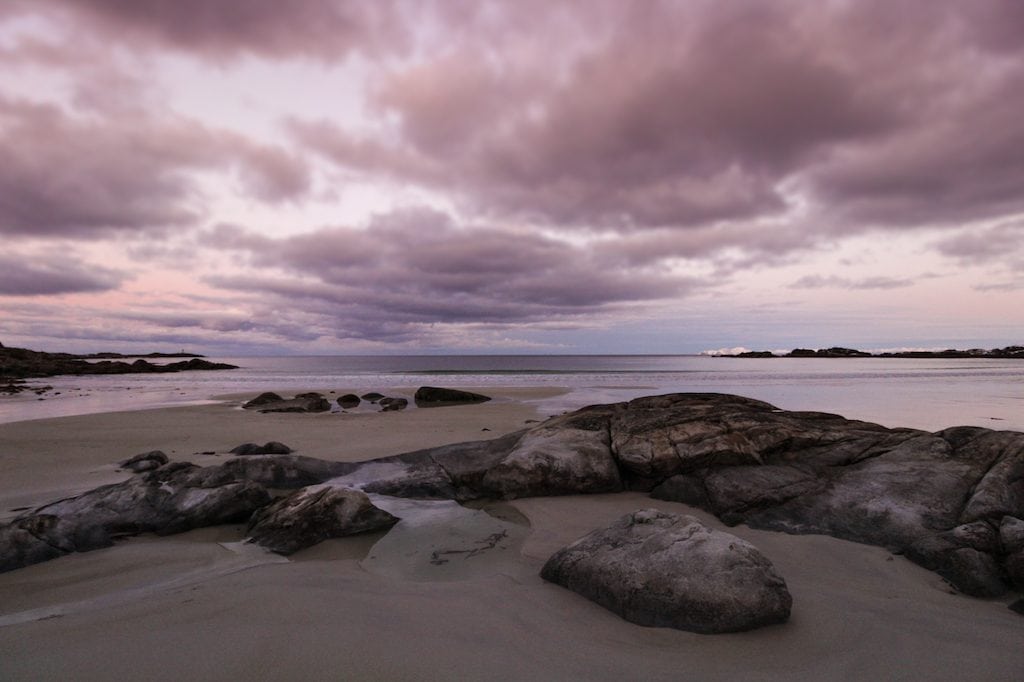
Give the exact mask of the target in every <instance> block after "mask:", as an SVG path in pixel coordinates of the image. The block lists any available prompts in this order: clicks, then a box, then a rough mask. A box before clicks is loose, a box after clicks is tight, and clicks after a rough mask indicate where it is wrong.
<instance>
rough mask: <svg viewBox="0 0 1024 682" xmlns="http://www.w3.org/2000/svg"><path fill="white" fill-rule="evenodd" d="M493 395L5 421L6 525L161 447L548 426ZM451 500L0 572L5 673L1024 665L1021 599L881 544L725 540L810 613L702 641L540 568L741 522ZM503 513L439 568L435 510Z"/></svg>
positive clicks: (359, 452) (537, 502)
mask: <svg viewBox="0 0 1024 682" xmlns="http://www.w3.org/2000/svg"><path fill="white" fill-rule="evenodd" d="M552 390H553V389H543V391H549V392H550V391H552ZM340 392H341V391H339V393H340ZM492 394H493V395H495V397H496V398H497V399H496V400H494V401H493V402H491V403H486V404H482V405H473V406H460V407H446V408H435V409H410V410H406V411H401V412H390V413H376V412H368V411H367V412H361V413H354V414H309V415H306V414H254V413H251V412H245V411H242V410H241V409H239V408H238V404H239V402H240V399H241V396H235V397H231V398H228V399H225V400H223V401H222V402H221V403H218V404H215V405H201V406H189V407H176V408H166V409H157V410H145V411H138V412H122V413H106V414H98V415H87V416H81V417H66V418H58V419H46V420H36V421H27V422H16V423H11V424H3V425H0V514H2V516H0V518H2V519H3V520H6V519H9V518H11V517H13V516H15V515H16V514H17V513H18V512H17V511H15V510H17V509H19V508H22V507H33V506H36V505H39V504H42V503H45V502H48V501H52V500H54V499H57V498H60V497H63V496H67V495H71V494H75V493H77V492H81V491H84V490H87V489H90V488H93V487H96V486H98V485H102V484H105V483H111V482H116V481H119V480H123V479H124V478H126V477H127V474H125V473H124V472H120V471H118V470H117V468H116V463H117V462H118V461H119V460H122V459H125V458H127V457H129V456H131V455H133V454H136V453H139V452H143V451H147V450H153V449H160V450H163V451H164V452H166V453H167V454H168V455H169V456H170V457H171V458H172V459H174V460H187V461H191V462H194V463H196V464H200V465H202V464H213V463H219V462H223V461H224V460H225V458H227V457H230V455H228V454H226V453H227V451H228V450H230V449H231V448H232V447H234V446H236V445H238V444H240V443H243V442H258V443H261V442H264V441H268V440H278V441H282V442H284V443H287V444H288V445H290V446H291V447H292V448H294V449H295V450H296V451H297V453H298V454H302V455H308V456H312V457H318V458H323V459H332V460H347V461H356V460H363V459H369V458H373V457H378V456H383V455H390V454H395V453H399V452H403V451H408V450H414V449H419V448H423V447H430V446H435V445H442V444H445V443H452V442H459V441H467V440H480V439H485V438H491V437H495V436H498V435H501V434H504V433H507V432H510V431H513V430H517V429H519V428H522V427H524V426H525V425H526V423H527V421H528V420H532V419H536V418H537V415H536V414H535V410H534V407H533V406H531V405H530V404H528V403H526V402H524V401H525V400H528V399H530V398H535V397H541V396H543V395H544V393H538V391H537V390H532V389H514V390H512V389H510V390H501V391H494V392H492ZM244 397H251V396H244ZM209 452H213V453H215V454H212V455H210V454H200V453H209ZM441 504H442V503H438V506H436V508H435V507H431V508H430V509H431V514H434V516H430V514H425V515H424V516H423V518H428V517H429V518H428V521H425V522H424V523H422V524H420V525H418V526H417V525H416V524H413V523H410V524H407V525H406V526H404V527H403V525H402V524H399V525H398V526H396V527H395V528H394V529H393V530H392V531H389V532H388V533H376V534H370V535H365V536H357V537H351V538H346V539H340V540H329V541H326V542H324V543H321V544H320V545H318V546H315V547H313V548H310V549H307V550H304V551H301V552H299V553H297V554H295V555H293V556H292V557H290V558H288V559H285V558H283V557H280V556H277V555H274V554H270V553H267V552H264V551H263V550H260V549H259V548H257V547H255V546H254V545H245V544H242V543H241V542H240V541H241V540H242V539H243V538H244V527H242V526H220V527H214V528H206V529H201V530H196V531H192V532H189V533H184V534H181V535H176V536H169V537H162V538H158V537H154V536H140V537H136V538H130V539H126V540H124V541H122V542H120V543H118V544H117V545H116V546H114V547H111V548H108V549H103V550H98V551H95V552H89V553H84V554H75V555H69V556H66V557H63V558H60V559H56V560H53V561H49V562H46V563H43V564H38V565H35V566H30V567H28V568H24V569H19V570H16V571H11V572H8V573H4V574H0V679H4V680H50V679H76V680H110V679H129V678H130V679H148V680H161V679H168V680H171V679H176V680H177V679H183V678H185V679H203V680H220V679H224V680H228V679H354V680H364V679H369V680H377V679H380V680H435V679H436V680H442V679H489V680H527V679H529V680H546V679H597V680H600V679H608V680H613V679H614V680H622V679H649V680H653V679H665V680H669V679H673V680H674V679H699V680H707V679H826V680H845V679H928V680H1013V679H1019V678H1020V673H1021V671H1022V670H1024V648H1022V647H1021V646H1020V643H1021V641H1022V635H1024V619H1022V618H1021V616H1019V615H1017V614H1015V613H1013V612H1011V611H1010V610H1008V609H1007V608H1006V603H1007V601H1008V600H1007V599H998V600H981V599H974V598H970V597H965V596H962V595H958V594H953V593H951V592H950V590H949V587H948V586H947V585H946V584H945V583H944V582H943V581H942V580H941V579H940V578H939V577H938V576H936V575H935V574H934V573H931V572H929V571H926V570H924V569H922V568H920V567H918V566H915V565H913V564H911V563H910V562H909V561H907V560H905V559H903V558H902V557H893V556H892V555H890V554H889V553H888V552H887V551H885V550H883V549H880V548H877V547H870V546H865V545H858V544H855V543H850V542H844V541H840V540H836V539H833V538H829V537H824V536H788V535H783V534H778V533H771V532H765V531H755V530H751V529H748V528H746V527H744V526H738V527H734V528H731V529H728V531H729V532H731V533H733V534H735V535H737V536H739V537H741V538H743V539H745V540H748V541H750V542H752V543H753V544H754V545H755V546H757V547H758V548H759V549H760V550H761V551H762V552H763V553H764V554H765V555H766V556H767V557H768V558H769V559H770V560H771V561H772V562H773V563H774V564H775V566H776V568H777V569H778V571H779V573H780V574H781V575H782V576H783V577H784V578H785V580H786V581H787V584H788V587H789V590H790V592H791V593H792V595H793V600H794V604H793V611H792V616H791V619H790V621H789V622H788V623H786V624H784V625H781V626H771V627H767V628H762V629H760V630H756V631H753V632H747V633H741V634H731V635H713V636H708V635H696V634H691V633H686V632H680V631H675V630H670V629H663V628H645V627H640V626H637V625H633V624H630V623H628V622H626V621H624V620H622V619H620V618H619V617H617V616H615V615H614V614H612V613H610V612H608V611H606V610H604V609H603V608H601V607H599V606H597V605H595V604H593V603H591V602H589V601H587V600H586V599H584V598H582V597H580V596H578V595H576V594H574V593H572V592H569V591H568V590H565V589H563V588H561V587H558V586H555V585H552V584H549V583H545V582H544V581H542V580H541V578H540V577H539V575H538V573H539V571H540V568H541V566H542V564H543V563H544V561H545V560H546V559H547V558H548V557H549V556H550V555H551V554H552V553H553V552H554V551H556V550H557V549H559V548H561V547H563V546H564V545H566V544H568V543H570V542H572V541H573V540H575V539H577V538H578V537H580V536H582V535H584V534H586V533H587V532H589V531H590V530H592V529H594V528H597V527H599V526H602V525H605V524H607V523H609V522H611V521H612V520H614V519H615V518H617V517H619V516H621V515H622V514H625V513H628V512H632V511H635V510H637V509H640V508H644V507H655V508H659V509H663V510H665V511H672V512H681V513H688V514H692V515H694V516H697V517H698V518H700V519H701V520H702V521H704V522H705V523H706V524H708V525H710V526H712V527H714V528H719V529H722V528H725V527H724V525H723V524H721V523H720V522H718V521H717V520H716V519H714V517H712V516H710V515H709V514H706V513H704V512H702V511H699V510H696V509H693V508H690V507H686V506H684V505H681V504H676V503H671V502H661V501H657V500H653V499H650V498H649V497H648V496H646V495H644V494H641V493H619V494H607V495H591V496H569V497H558V498H550V497H549V498H532V499H522V500H514V501H512V502H502V503H493V504H489V505H476V506H478V507H483V511H472V510H469V511H467V510H463V509H461V508H459V509H452V508H450V507H442V506H440V505H441ZM443 504H449V505H454V503H443ZM446 515H448V516H446ZM484 516H486V518H487V519H490V520H491V521H490V522H493V523H500V524H503V527H506V528H510V529H512V532H510V533H509V536H508V537H509V538H510V539H509V542H507V543H506V544H505V545H504V546H501V547H498V548H497V549H495V551H493V552H490V553H488V554H485V555H483V556H480V557H471V558H461V557H460V558H454V559H452V560H451V561H447V562H444V563H433V562H431V561H429V555H430V552H429V549H430V547H431V546H433V545H432V542H433V541H434V539H436V535H437V534H438V533H439V532H442V531H443V530H444V527H443V526H442V525H439V524H438V523H436V522H430V521H429V519H434V520H435V521H436V519H452V521H451V522H450V525H449V530H450V531H451V532H458V528H459V527H460V526H459V525H458V524H459V523H462V522H464V521H465V522H466V523H478V522H480V519H481V518H484ZM446 523H448V522H446ZM477 559H479V561H478V560H477Z"/></svg>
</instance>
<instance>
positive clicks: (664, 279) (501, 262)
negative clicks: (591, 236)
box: [204, 209, 696, 340]
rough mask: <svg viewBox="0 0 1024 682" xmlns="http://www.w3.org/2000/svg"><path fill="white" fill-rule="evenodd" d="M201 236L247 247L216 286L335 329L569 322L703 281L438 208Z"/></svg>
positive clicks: (362, 331) (367, 331)
mask: <svg viewBox="0 0 1024 682" xmlns="http://www.w3.org/2000/svg"><path fill="white" fill-rule="evenodd" d="M204 241H205V243H207V244H208V245H210V246H214V247H216V248H220V249H225V250H234V251H238V252H241V253H242V254H244V256H245V257H246V258H247V259H248V261H249V262H248V264H247V269H248V270H250V272H252V273H257V274H250V275H246V276H218V277H211V278H209V279H208V282H209V283H211V284H213V285H215V286H218V287H221V288H225V289H229V290H232V291H235V292H245V293H248V294H252V295H255V296H258V297H260V298H261V299H267V300H272V301H275V302H277V305H278V307H281V308H283V307H291V308H301V309H302V310H304V311H307V312H310V313H314V314H316V315H318V316H320V317H321V319H320V321H319V322H318V325H321V326H323V327H324V328H325V329H326V330H328V332H329V333H330V334H332V335H336V336H339V337H347V338H361V339H375V340H381V339H392V340H408V339H411V338H414V337H416V336H417V335H419V334H421V333H423V328H424V327H425V326H430V325H466V324H494V325H499V326H505V327H508V326H513V325H518V324H531V323H544V322H549V321H554V320H568V321H571V320H572V319H573V318H575V317H579V316H583V315H587V314H594V313H598V314H599V313H601V312H603V311H608V310H612V309H615V308H616V307H620V306H623V305H627V304H640V305H643V304H645V303H648V302H652V301H656V300H659V299H665V298H671V297H677V296H680V295H684V294H685V293H686V292H687V291H688V290H690V289H691V288H692V287H694V286H696V282H695V281H694V280H692V279H688V278H686V277H681V276H678V275H673V274H670V273H668V272H664V271H660V270H658V269H656V268H638V267H637V268H631V267H624V266H622V265H620V264H616V263H614V262H612V261H609V260H606V259H605V258H603V256H602V255H601V254H599V253H598V252H596V251H594V250H592V249H589V248H587V247H585V246H573V245H571V244H569V243H567V242H563V241H559V240H555V239H552V238H549V237H544V236H541V235H538V234H535V233H532V232H527V231H521V230H513V229H503V228H498V227H492V226H488V225H473V226H465V225H460V224H457V223H456V222H455V221H453V220H452V218H451V217H450V216H448V215H447V214H444V213H440V212H437V211H434V210H430V209H410V210H406V211H399V212H393V213H390V214H384V215H380V216H377V217H376V218H375V219H374V220H373V221H372V222H371V224H370V225H368V226H367V227H366V228H365V229H347V228H324V229H320V230H317V231H315V232H312V233H307V234H303V235H298V236H294V237H288V238H283V239H273V238H268V237H262V236H259V235H255V234H253V233H251V232H247V231H245V230H243V229H240V228H237V227H231V226H220V227H218V228H216V229H215V230H213V231H211V232H210V233H209V234H208V235H207V236H206V238H205V239H204Z"/></svg>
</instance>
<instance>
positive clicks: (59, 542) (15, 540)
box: [0, 462, 270, 570]
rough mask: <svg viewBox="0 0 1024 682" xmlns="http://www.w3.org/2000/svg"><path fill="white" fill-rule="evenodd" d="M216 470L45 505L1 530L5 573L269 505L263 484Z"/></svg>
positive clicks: (145, 480)
mask: <svg viewBox="0 0 1024 682" xmlns="http://www.w3.org/2000/svg"><path fill="white" fill-rule="evenodd" d="M216 469H218V468H217V467H213V468H211V470H207V471H204V470H203V469H202V468H201V467H196V466H193V465H191V464H188V463H186V462H177V463H174V464H168V465H167V466H164V467H161V468H159V469H155V470H153V471H150V472H148V473H146V474H142V475H139V476H133V477H132V478H130V479H128V480H127V481H124V482H122V483H117V484H114V485H106V486H102V487H100V488H96V489H94V490H91V491H89V492H87V493H84V494H82V495H79V496H77V497H72V498H68V499H66V500H61V501H59V502H54V503H53V504H49V505H46V506H44V507H40V508H39V509H36V510H35V511H34V512H31V513H30V514H26V515H24V516H22V517H19V518H17V519H15V520H14V521H13V522H11V523H9V524H6V525H3V526H0V570H12V569H15V568H20V567H21V566H27V565H29V564H31V563H36V562H38V561H45V560H47V559H50V558H54V557H55V556H59V555H61V554H67V553H69V552H84V551H88V550H92V549H98V548H100V547H107V546H109V545H111V544H113V542H114V540H115V539H116V538H118V537H120V536H124V535H135V534H138V533H148V532H151V533H157V534H161V535H163V534H170V533H180V532H182V531H186V530H190V529H192V528H199V527H202V526H212V525H217V524H222V523H235V522H239V521H245V520H247V519H248V518H249V517H250V516H251V515H252V513H253V512H254V511H255V510H256V509H258V508H259V507H262V506H264V505H266V504H268V503H269V502H270V496H269V494H268V493H267V491H266V489H265V488H264V487H263V486H261V485H258V484H256V483H253V482H252V481H241V480H235V479H232V478H230V477H226V476H224V475H223V472H219V471H216ZM44 545H46V546H44ZM47 546H48V547H49V549H47Z"/></svg>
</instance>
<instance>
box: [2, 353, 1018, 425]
mask: <svg viewBox="0 0 1024 682" xmlns="http://www.w3.org/2000/svg"><path fill="white" fill-rule="evenodd" d="M210 359H211V360H215V361H220V362H229V363H232V364H235V365H239V366H240V369H237V370H230V371H214V372H181V373H175V374H125V375H113V376H80V377H79V376H62V377H50V378H47V379H36V380H32V381H31V384H32V385H33V386H40V387H41V386H52V387H53V388H52V390H50V391H47V392H46V393H42V394H40V395H39V396H36V395H35V394H33V393H28V392H26V393H23V394H21V395H19V396H14V397H0V423H5V422H12V421H20V420H25V419H41V418H47V417H58V416H70V415H76V414H90V413H96V412H110V411H121V410H133V409H145V408H155V407H166V406H173V405H186V404H201V403H208V402H214V401H215V400H216V397H217V396H223V395H227V394H239V393H244V394H252V395H256V394H258V393H260V392H262V391H268V390H274V391H279V392H282V393H287V392H289V391H294V390H300V389H304V390H310V389H312V390H319V391H321V392H324V393H327V392H329V391H336V392H337V393H338V394H341V393H343V392H349V391H353V392H356V393H363V392H366V391H370V390H374V391H380V392H382V393H387V392H388V391H395V392H406V393H411V391H413V390H415V389H416V388H417V387H418V386H424V385H427V386H449V387H453V388H468V389H477V390H479V391H482V392H484V393H486V392H487V389H488V388H495V387H527V386H548V387H564V388H566V389H568V392H567V393H566V394H564V395H560V396H557V397H553V398H544V399H540V400H537V401H536V403H537V406H538V409H539V410H540V412H541V413H542V414H545V415H550V414H558V413H560V412H563V411H566V410H571V409H576V408H578V407H582V406H584V405H588V404H594V403H604V402H616V401H621V400H629V399H631V398H636V397H639V396H642V395H653V394H659V393H674V392H714V393H735V394H739V395H744V396H748V397H752V398H758V399H760V400H765V401H767V402H770V403H772V404H774V405H776V406H778V407H780V408H783V409H789V410H815V411H823V412H834V413H837V414H841V415H843V416H845V417H849V418H854V419H863V420H866V421H872V422H876V423H879V424H883V425H885V426H890V427H894V426H906V427H912V428H919V429H925V430H929V431H934V430H938V429H942V428H946V427H948V426H956V425H974V426H985V427H988V428H992V429H1009V430H1018V431H1024V362H1021V361H1019V360H996V359H977V360H974V359H896V358H843V359H834V358H770V359H754V358H722V357H707V356H692V355H436V356H435V355H431V356H410V355H406V356H391V355H389V356H313V357H294V356H288V357H235V358H231V357H212V358H210ZM40 398H41V399H40Z"/></svg>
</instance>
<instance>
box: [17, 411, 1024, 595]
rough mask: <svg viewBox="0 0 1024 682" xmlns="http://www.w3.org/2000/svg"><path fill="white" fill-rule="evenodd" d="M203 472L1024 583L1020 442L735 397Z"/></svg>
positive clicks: (975, 590)
mask: <svg viewBox="0 0 1024 682" xmlns="http://www.w3.org/2000/svg"><path fill="white" fill-rule="evenodd" d="M378 399H379V398H378ZM175 466H178V464H175V463H172V464H168V465H165V466H163V467H161V468H159V469H156V470H155V471H151V472H149V473H148V474H146V476H153V475H159V476H163V475H165V473H164V472H165V471H166V470H169V469H173V467H175ZM198 471H199V472H202V475H203V476H206V477H210V480H216V481H222V482H223V483H219V484H218V485H222V484H226V483H227V482H238V481H248V482H251V483H253V484H257V485H258V486H266V487H270V488H275V489H277V488H299V487H303V486H308V485H314V484H318V483H324V482H328V481H329V482H330V485H332V486H337V487H349V488H358V489H361V490H364V491H366V492H368V493H378V494H381V495H391V496H398V497H417V498H428V499H450V500H457V501H467V500H473V499H478V498H515V497H527V496H535V495H562V494H580V493H598V492H615V491H618V490H623V489H632V490H644V491H652V495H653V496H654V497H658V498H662V499H667V500H675V501H679V502H684V503H686V504H691V505H695V506H698V507H701V508H703V509H706V510H708V511H710V512H712V513H714V514H715V515H717V516H718V517H719V518H721V519H722V520H723V521H725V522H726V523H728V524H737V523H746V524H748V525H749V526H751V527H754V528H762V529H770V530H777V531H783V532H787V533H820V534H827V535H832V536H835V537H838V538H842V539H846V540H853V541H856V542H863V543H868V544H873V545H880V546H882V547H886V548H888V549H889V550H891V551H893V552H896V553H902V554H905V555H906V556H907V557H908V558H910V559H911V560H913V561H916V562H918V563H920V564H921V565H923V566H925V567H927V568H929V569H931V570H934V571H936V572H938V573H939V574H940V575H942V576H943V577H945V578H946V579H947V580H948V581H949V582H950V583H951V584H952V585H953V586H955V587H956V588H957V589H959V590H961V591H963V592H966V593H968V594H972V595H980V596H984V595H997V594H1001V593H1003V592H1005V591H1006V590H1007V589H1008V588H1009V587H1010V586H1011V585H1015V586H1017V589H1021V585H1022V572H1024V568H1022V564H1024V554H1022V552H1024V544H1022V542H1021V531H1020V525H1019V524H1021V523H1024V522H1022V521H1021V519H1024V433H1016V432H1009V431H991V430H988V429H982V428H975V427H957V428H951V429H946V430H943V431H939V432H937V433H926V432H924V431H917V430H913V429H888V428H885V427H882V426H879V425H877V424H870V423H866V422H860V421H853V420H848V419H844V418H842V417H840V416H837V415H833V414H827V413H820V412H787V411H783V410H779V409H777V408H775V407H774V406H772V405H770V404H768V403H764V402H761V401H758V400H752V399H749V398H741V397H738V396H729V395H719V394H677V395H667V396H654V397H647V398H639V399H637V400H633V401H630V402H628V403H617V404H612V405H596V406H591V407H587V408H583V409H581V410H578V411H576V412H573V413H570V414H566V415H562V416H558V417H554V418H551V419H548V420H547V421H545V422H543V423H541V424H537V425H534V426H532V427H530V428H529V429H525V430H523V431H519V432H516V433H512V434H508V435H506V436H502V437H500V438H496V439H493V440H484V441H477V442H471V443H460V444H455V445H446V446H442V447H438V448H430V449H426V450H419V451H416V452H410V453H404V454H400V455H393V456H390V457H383V458H379V459H375V460H371V461H366V462H357V463H351V462H328V461H323V460H318V459H313V458H309V457H299V456H296V455H264V456H261V457H237V458H234V459H232V460H230V461H228V462H225V463H224V464H221V465H219V466H216V467H207V468H205V469H199V470H198ZM189 475H190V476H192V477H196V476H199V475H200V474H199V473H192V474H189ZM122 485H124V484H122ZM205 489H206V488H205V487H203V490H205ZM94 492H95V491H94ZM147 494H148V495H153V494H155V493H152V492H150V493H147ZM90 495H93V493H87V494H86V495H85V496H82V498H76V499H82V500H83V501H81V502H79V503H76V504H79V505H82V506H81V510H82V512H83V513H85V510H86V507H87V506H88V504H87V502H89V500H92V502H93V503H96V504H100V501H101V500H102V499H103V498H102V496H101V497H95V498H90V497H89V496H90ZM48 513H52V512H47V511H46V509H45V508H44V509H42V510H36V511H35V512H31V513H29V514H26V515H25V516H23V517H21V518H19V519H17V520H16V521H15V522H14V524H13V525H9V526H6V527H0V538H2V537H7V538H8V540H2V539H0V556H3V557H7V556H9V555H10V552H11V549H10V547H11V544H10V542H11V541H10V539H9V538H10V537H11V536H10V533H11V532H13V531H12V528H14V529H15V530H17V529H18V528H21V529H22V530H24V528H23V526H24V525H25V524H27V525H28V526H32V527H36V525H38V524H40V523H43V521H41V520H39V519H38V518H36V520H33V518H34V517H39V516H46V515H47V514H48ZM125 514H126V516H125V518H126V519H129V520H128V521H124V522H118V523H119V524H120V525H119V526H118V527H119V528H121V529H122V530H124V532H128V530H127V529H132V528H137V527H141V526H139V525H138V524H134V522H133V521H130V519H131V518H133V517H132V516H131V514H130V513H129V512H127V511H126V512H125ZM18 524H21V525H18ZM44 525H45V523H44ZM149 527H150V526H146V528H149ZM170 527H171V528H175V527H177V526H175V525H174V524H173V523H172V524H171V525H170ZM165 530H166V529H165ZM19 532H21V531H19ZM25 532H28V531H25ZM5 534H6V535H5ZM19 537H22V536H19ZM0 561H3V562H5V563H3V565H5V566H7V567H9V568H13V567H16V566H17V565H19V564H18V560H7V559H3V560H0Z"/></svg>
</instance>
